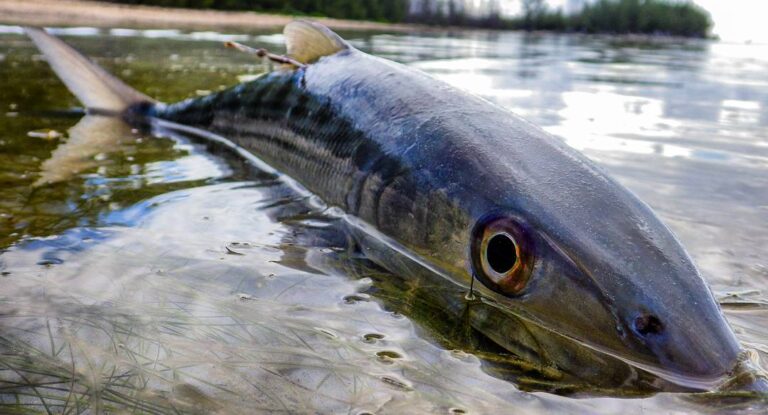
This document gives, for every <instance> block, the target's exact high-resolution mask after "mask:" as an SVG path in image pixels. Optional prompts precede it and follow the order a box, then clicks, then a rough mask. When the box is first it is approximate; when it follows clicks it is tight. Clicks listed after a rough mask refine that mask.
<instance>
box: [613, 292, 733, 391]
mask: <svg viewBox="0 0 768 415" xmlns="http://www.w3.org/2000/svg"><path fill="white" fill-rule="evenodd" d="M681 305H682V304H677V305H676V307H671V310H670V311H669V312H665V313H659V312H654V311H650V310H648V309H647V308H637V310H638V311H635V312H632V313H628V314H627V315H626V316H625V318H624V320H625V325H626V332H627V333H628V336H627V339H626V340H627V343H628V346H629V347H630V348H631V349H634V350H635V351H636V352H639V353H641V354H646V355H647V356H648V357H649V358H650V359H652V360H653V361H655V363H656V364H655V365H652V366H654V367H650V368H645V369H647V370H648V371H650V372H652V373H655V374H657V375H658V376H660V377H662V378H666V379H667V380H670V381H672V382H674V383H676V384H679V385H683V386H688V387H691V388H694V389H705V390H711V389H713V388H715V387H717V386H719V385H720V384H722V383H723V382H725V381H726V380H727V379H728V378H729V377H730V376H731V375H732V373H733V371H734V370H735V368H736V367H737V365H738V362H739V356H740V354H741V348H740V346H739V344H738V341H737V340H736V338H735V336H734V335H733V332H732V331H731V329H730V327H729V326H728V324H727V323H726V322H725V319H724V318H723V316H722V314H721V313H720V311H719V309H718V308H717V306H716V305H715V304H711V305H710V304H701V303H699V304H696V305H698V306H699V307H695V306H693V305H690V304H689V305H688V307H689V309H688V310H686V312H683V311H682V310H681V309H678V308H679V307H680V306H681ZM690 308H693V309H690Z"/></svg>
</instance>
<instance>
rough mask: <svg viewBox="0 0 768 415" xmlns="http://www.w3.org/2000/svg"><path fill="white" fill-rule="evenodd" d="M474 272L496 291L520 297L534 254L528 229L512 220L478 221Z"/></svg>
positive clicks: (473, 252)
mask: <svg viewBox="0 0 768 415" xmlns="http://www.w3.org/2000/svg"><path fill="white" fill-rule="evenodd" d="M471 245H472V246H471V255H472V258H471V259H472V272H473V273H474V275H475V277H477V279H478V280H480V282H482V283H483V284H484V285H485V286H487V287H488V288H490V289H491V290H493V291H496V292H498V293H500V294H504V295H507V296H512V295H517V294H520V292H522V291H523V289H524V288H525V287H526V285H527V283H528V279H529V277H530V274H531V268H532V265H533V251H532V248H533V247H532V246H531V244H530V242H529V238H527V237H526V233H525V230H524V228H523V227H522V226H521V225H520V224H519V223H518V222H517V221H515V220H514V219H512V218H508V217H500V218H492V219H490V220H482V221H480V222H478V225H476V227H475V231H474V232H473V236H472V244H471Z"/></svg>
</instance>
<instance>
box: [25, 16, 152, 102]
mask: <svg viewBox="0 0 768 415" xmlns="http://www.w3.org/2000/svg"><path fill="white" fill-rule="evenodd" d="M24 30H25V31H26V33H27V36H29V37H30V38H31V39H32V41H33V42H35V45H37V48H38V49H40V51H41V52H42V53H43V54H44V55H45V57H46V58H47V59H48V63H49V64H50V65H51V67H52V68H53V71H54V72H56V75H58V76H59V78H61V80H62V81H63V82H64V84H65V85H66V86H67V88H69V90H70V91H71V92H72V93H73V94H74V95H75V96H76V97H77V99H79V100H80V102H82V103H83V105H85V106H86V107H87V108H89V109H95V110H98V111H104V112H114V113H123V112H124V111H126V110H127V109H128V108H130V107H132V106H133V105H135V104H139V103H147V102H149V103H152V102H155V101H154V100H153V99H152V98H150V97H148V96H146V95H144V94H142V93H141V92H138V91H136V90H135V89H133V88H131V87H129V86H128V85H126V84H125V83H123V82H122V81H121V80H119V79H117V78H115V77H114V76H112V75H110V74H109V73H108V72H107V71H105V70H104V69H102V68H101V67H99V66H98V65H96V64H95V63H93V62H91V60H89V59H88V58H86V57H85V56H83V55H82V54H81V53H80V52H78V51H76V50H75V49H74V48H72V47H71V46H69V45H67V44H66V43H64V42H63V41H62V40H60V39H58V38H56V37H54V36H52V35H50V34H48V33H47V32H46V31H45V30H43V29H40V28H34V27H25V28H24Z"/></svg>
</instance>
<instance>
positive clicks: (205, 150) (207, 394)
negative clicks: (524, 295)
mask: <svg viewBox="0 0 768 415" xmlns="http://www.w3.org/2000/svg"><path fill="white" fill-rule="evenodd" d="M0 32H2V33H4V34H1V35H0V105H1V106H2V108H0V110H1V111H0V114H4V115H2V116H0V128H1V129H0V183H2V186H0V249H2V251H0V252H2V254H0V273H2V274H1V275H2V276H1V277H0V282H2V290H0V350H2V353H0V363H2V365H0V404H2V405H3V409H1V410H0V412H3V413H5V412H14V413H15V412H19V413H21V412H24V411H28V410H33V411H43V412H45V411H48V412H54V413H56V412H67V411H69V412H75V413H80V412H86V411H93V412H96V411H99V410H104V411H120V410H126V411H136V412H147V413H166V412H220V413H249V412H252V411H263V412H275V411H283V412H321V413H364V412H371V413H422V412H433V413H465V412H469V413H495V412H499V411H503V410H508V409H509V408H515V411H516V412H520V413H541V412H553V411H556V412H578V413H585V412H589V413H615V412H617V411H619V410H622V411H629V412H635V413H641V412H642V411H644V410H646V409H650V410H656V411H660V410H673V411H692V410H693V411H712V412H721V411H724V410H728V409H731V410H741V411H747V412H748V411H754V412H759V411H761V410H764V409H765V405H766V401H765V399H766V398H764V397H763V398H757V397H749V396H748V397H746V398H744V397H741V398H740V397H738V396H736V395H733V394H730V395H724V394H704V395H693V394H656V395H653V394H652V392H653V391H654V390H655V387H657V386H658V385H656V384H654V381H653V380H651V379H644V378H643V376H642V375H641V376H640V378H639V379H635V380H634V381H633V382H630V383H629V384H627V385H624V386H621V385H614V384H610V382H608V383H606V382H603V383H601V382H599V381H598V380H597V376H596V375H595V373H599V372H600V369H601V367H603V366H604V365H609V363H608V362H601V363H595V362H594V361H592V363H591V367H586V368H583V369H582V370H574V369H572V368H568V367H553V366H550V365H548V364H546V363H542V362H544V361H543V360H537V356H539V355H540V354H541V353H540V352H541V351H540V350H539V351H537V350H533V349H530V350H529V349H526V350H523V349H522V348H521V349H520V350H518V351H517V356H513V355H510V354H508V353H506V352H504V351H503V350H501V349H500V348H499V347H498V346H495V345H494V344H492V342H490V341H489V340H488V339H486V338H484V337H483V336H482V335H480V334H478V333H477V332H476V331H474V330H473V329H472V328H471V326H470V325H469V324H467V322H466V321H465V318H469V319H472V318H477V317H476V316H477V315H479V314H482V313H480V312H478V310H477V309H475V310H471V311H466V310H463V309H462V307H457V306H456V303H454V302H451V301H450V300H449V299H450V298H454V297H452V296H454V295H455V294H461V293H453V292H451V291H450V290H451V287H444V286H441V285H440V284H436V283H435V282H434V281H430V280H429V279H428V278H426V277H422V276H418V275H416V274H409V273H405V274H407V275H405V274H404V275H400V274H398V275H393V274H390V273H388V272H386V271H384V270H382V269H380V268H378V267H376V266H374V265H373V264H372V263H371V262H369V261H368V260H367V259H366V258H365V256H364V255H363V254H362V253H361V252H364V251H365V249H361V247H360V246H359V245H358V244H359V243H360V241H358V240H357V239H356V237H355V235H352V234H350V233H349V231H348V229H346V228H345V227H344V225H343V224H342V223H340V222H339V221H338V220H337V219H334V217H332V216H329V215H326V214H325V213H324V212H322V211H319V210H318V208H317V207H315V206H314V205H313V204H312V203H309V201H308V200H306V199H305V198H303V197H301V196H300V195H297V194H296V193H295V192H294V191H293V190H291V189H290V188H289V187H288V186H285V185H283V184H281V182H280V181H279V180H277V179H276V178H275V177H274V176H272V175H270V174H268V173H265V172H261V171H258V169H256V168H255V167H253V166H250V165H248V164H247V163H245V162H244V161H242V160H239V159H238V158H236V157H233V156H232V155H230V154H226V152H224V151H223V150H221V149H219V148H216V147H214V146H209V145H205V144H201V143H200V142H198V141H197V140H195V139H194V138H193V137H184V136H170V137H165V136H162V137H156V136H152V135H149V134H147V133H145V132H141V131H136V130H131V129H130V128H128V127H126V126H124V125H122V124H120V123H119V122H116V121H115V120H111V119H108V118H103V117H86V118H82V119H80V115H79V114H78V113H77V112H71V111H68V112H67V111H65V113H63V114H56V113H53V112H51V111H52V110H67V109H68V108H71V107H75V106H77V103H76V102H75V101H74V98H72V97H71V96H69V95H68V94H67V93H66V91H65V90H64V87H63V86H62V85H61V84H60V83H59V81H58V80H56V79H55V77H54V76H53V74H52V73H51V72H50V70H49V69H48V68H47V67H46V64H45V62H42V61H41V60H40V58H39V56H38V55H37V54H36V52H35V51H34V50H33V49H32V46H31V44H30V43H29V42H28V41H27V40H26V39H24V38H23V37H22V36H20V35H18V34H17V32H18V28H12V27H4V28H2V30H0ZM58 33H59V34H60V35H62V36H72V37H69V38H68V40H70V41H71V42H73V43H76V44H77V46H78V47H80V48H81V49H83V50H85V51H86V52H87V53H88V54H89V55H91V56H95V57H96V59H97V60H98V61H99V62H100V63H102V64H104V65H105V66H106V67H107V68H108V69H110V70H111V71H113V72H115V73H116V74H118V75H119V76H121V77H122V78H124V79H126V80H127V82H128V83H129V84H132V85H134V86H136V87H137V88H138V89H140V90H143V91H146V92H147V93H148V94H149V95H153V96H156V97H158V98H160V99H162V100H166V101H174V100H178V99H181V98H184V97H188V96H194V95H200V94H206V93H209V92H210V91H214V90H217V89H220V88H224V87H226V86H227V85H231V84H233V83H235V82H237V79H238V77H239V76H242V75H247V74H255V73H259V72H260V71H263V70H264V69H265V68H263V67H262V66H261V65H259V64H258V63H255V62H253V61H251V60H250V58H249V57H247V56H244V55H239V54H232V53H231V52H227V51H225V50H223V48H220V46H218V43H217V42H220V41H223V40H238V41H244V42H251V43H253V44H255V45H262V46H267V47H271V48H279V46H277V45H279V44H281V42H282V37H281V36H280V35H275V34H272V33H263V34H256V35H243V34H232V35H224V34H218V33H213V32H195V33H185V32H181V31H167V30H143V31H137V30H131V29H112V30H95V29H89V28H74V29H60V30H59V31H58ZM346 37H348V38H351V39H354V40H353V42H354V43H355V45H357V46H358V47H360V48H362V49H364V50H367V51H372V52H374V53H376V54H379V55H382V56H386V57H389V58H392V59H395V60H398V61H402V62H406V63H408V64H410V65H413V66H415V67H418V68H421V69H423V70H425V71H427V72H430V73H432V74H433V75H435V76H437V77H439V78H441V79H444V80H445V81H447V82H449V83H452V84H454V85H456V86H459V87H461V88H465V89H468V90H470V91H472V92H474V93H477V94H480V95H482V96H484V97H485V98H487V99H489V100H491V101H494V102H496V103H498V104H499V105H502V106H504V107H507V108H509V109H511V110H513V111H515V112H517V113H520V114H522V115H524V116H526V117H527V118H529V119H531V120H532V121H534V122H535V123H537V124H539V125H542V126H543V127H544V128H546V129H547V130H549V131H551V132H553V133H555V134H557V135H559V136H561V137H563V138H564V139H565V141H566V142H567V143H568V144H569V145H572V146H574V147H576V148H578V149H580V150H582V151H584V152H586V154H587V155H589V156H590V157H591V158H593V159H594V160H596V161H597V162H598V163H599V164H601V165H602V166H603V167H604V168H606V169H607V170H609V171H610V172H611V173H612V174H614V175H615V176H616V177H617V178H618V179H619V180H620V181H622V182H623V183H624V184H626V185H627V186H628V187H630V188H631V189H632V190H633V191H635V192H636V193H638V194H639V195H640V196H641V197H642V198H643V199H644V200H646V201H647V202H648V203H649V204H650V205H652V206H653V207H654V209H655V210H656V211H657V212H659V214H660V215H661V216H662V217H663V219H664V220H665V222H666V223H667V224H668V225H669V226H670V227H671V228H673V230H674V231H675V232H676V233H677V234H678V235H679V236H680V238H681V239H682V240H683V242H684V244H685V245H686V246H687V247H688V248H689V249H690V251H691V253H692V255H693V256H694V257H695V259H696V261H697V263H698V264H699V265H700V267H701V269H702V271H703V273H704V274H705V276H706V277H707V279H708V280H709V281H710V283H711V284H712V285H713V288H714V289H715V291H716V294H718V295H719V296H720V297H722V299H723V300H722V301H723V304H724V307H725V309H726V313H727V316H728V318H729V320H730V321H731V323H732V324H733V326H734V328H735V329H736V331H737V335H738V336H739V339H740V340H741V341H742V343H743V344H744V345H745V346H746V347H748V348H749V350H750V351H751V353H752V354H753V358H754V360H755V361H756V363H757V364H762V365H763V367H765V366H766V364H765V359H766V358H768V329H766V327H768V314H766V313H767V312H768V306H766V304H768V297H767V296H766V294H765V292H764V290H765V287H766V286H767V285H766V284H767V283H768V265H767V264H766V262H765V246H767V245H768V229H766V227H765V226H766V223H768V192H766V190H765V189H766V188H768V175H767V174H766V169H767V168H768V166H767V165H766V164H768V163H767V161H768V141H766V140H768V138H767V137H768V135H767V134H766V133H767V132H768V115H767V114H768V111H767V110H766V108H768V48H767V47H766V46H761V45H749V46H745V45H735V44H712V43H706V42H700V41H684V42H682V41H669V40H664V41H653V42H649V41H646V40H637V39H624V40H620V41H617V40H615V39H610V38H603V37H582V36H541V35H533V36H529V35H522V34H515V33H512V34H506V33H490V34H489V33H479V32H473V33H454V34H453V35H452V36H450V37H449V36H438V35H435V34H429V35H418V34H414V35H408V36H404V35H383V34H360V33H357V34H355V33H352V34H346ZM62 115H64V116H62ZM30 131H33V132H36V133H33V134H28V133H29V132H30ZM50 131H54V132H55V133H51V132H50ZM59 135H62V136H63V137H59ZM62 166H64V167H65V168H62ZM62 172H63V173H62ZM447 299H448V300H447ZM489 319H490V317H489ZM488 321H492V322H493V321H495V320H492V319H491V320H488ZM506 323H508V322H506ZM574 350H575V349H574ZM537 353H538V354H537ZM588 366H589V365H588ZM587 369H589V370H587ZM590 371H592V372H595V373H592V375H591V376H590V374H589V373H587V372H590ZM536 391H539V392H536ZM543 392H553V393H543ZM560 395H575V396H577V397H580V398H582V399H573V398H570V397H564V396H560ZM616 396H623V397H632V396H634V397H636V399H629V400H628V399H617V398H616Z"/></svg>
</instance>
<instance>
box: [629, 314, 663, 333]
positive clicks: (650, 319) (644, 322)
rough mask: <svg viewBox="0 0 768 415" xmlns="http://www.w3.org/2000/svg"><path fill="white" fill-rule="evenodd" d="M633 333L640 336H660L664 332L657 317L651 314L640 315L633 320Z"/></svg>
mask: <svg viewBox="0 0 768 415" xmlns="http://www.w3.org/2000/svg"><path fill="white" fill-rule="evenodd" d="M634 324H635V331H636V332H637V333H638V334H640V335H641V336H648V335H650V334H660V333H661V332H662V331H664V325H663V324H662V323H661V320H659V318H658V317H656V316H654V315H652V314H642V315H639V316H637V318H635V322H634Z"/></svg>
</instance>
